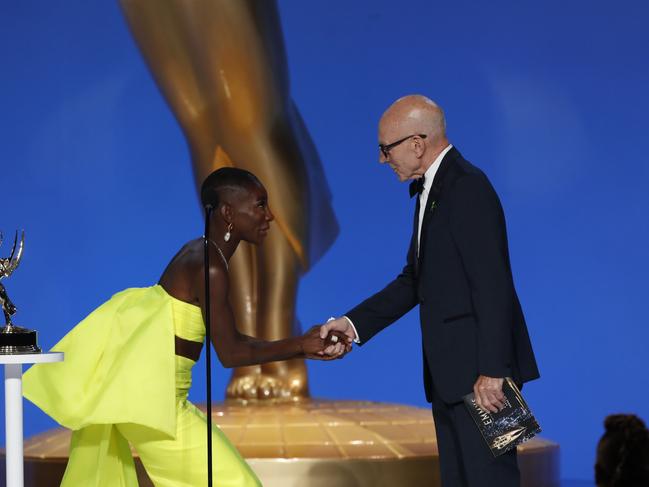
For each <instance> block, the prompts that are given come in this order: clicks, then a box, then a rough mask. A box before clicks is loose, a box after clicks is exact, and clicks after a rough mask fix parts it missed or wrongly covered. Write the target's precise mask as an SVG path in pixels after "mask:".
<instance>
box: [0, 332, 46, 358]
mask: <svg viewBox="0 0 649 487" xmlns="http://www.w3.org/2000/svg"><path fill="white" fill-rule="evenodd" d="M37 343H38V340H37V333H36V331H34V330H28V329H27V328H21V327H19V326H14V325H7V326H5V327H4V328H2V329H1V330H0V355H22V354H27V353H41V349H40V348H39V347H38V344H37Z"/></svg>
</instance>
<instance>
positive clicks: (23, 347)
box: [0, 232, 41, 355]
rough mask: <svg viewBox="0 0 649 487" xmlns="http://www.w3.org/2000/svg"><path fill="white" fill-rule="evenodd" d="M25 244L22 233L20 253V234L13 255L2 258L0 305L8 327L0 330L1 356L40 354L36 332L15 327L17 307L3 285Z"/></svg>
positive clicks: (17, 261)
mask: <svg viewBox="0 0 649 487" xmlns="http://www.w3.org/2000/svg"><path fill="white" fill-rule="evenodd" d="M24 244H25V232H22V237H21V239H20V245H19V246H18V252H17V253H16V245H18V232H16V237H15V238H14V246H13V248H12V249H11V255H10V256H9V257H7V258H0V304H1V305H2V311H3V313H4V315H5V322H6V325H5V326H4V327H3V328H2V329H0V355H14V354H26V353H40V352H41V349H40V348H38V345H37V342H36V332H35V331H34V330H27V329H26V328H21V327H19V326H16V325H14V324H13V323H12V322H11V317H12V316H13V315H14V314H15V313H16V306H15V305H14V304H13V303H12V302H11V300H10V299H9V296H8V295H7V290H6V289H5V287H4V286H3V285H2V282H1V281H2V279H4V278H5V277H9V276H10V275H11V274H13V272H14V271H15V270H16V268H17V267H18V264H20V259H21V257H22V255H23V246H24ZM0 245H2V233H1V232H0Z"/></svg>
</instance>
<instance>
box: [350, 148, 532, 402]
mask: <svg viewBox="0 0 649 487" xmlns="http://www.w3.org/2000/svg"><path fill="white" fill-rule="evenodd" d="M418 212H419V203H417V209H416V211H415V221H414V225H413V227H414V228H413V233H412V238H411V240H410V247H409V250H408V256H407V262H406V266H405V267H404V268H403V271H402V272H401V274H399V276H397V278H396V279H394V280H393V281H392V282H390V283H389V284H388V285H387V286H386V287H385V288H384V289H383V290H381V291H379V292H378V293H376V294H375V295H374V296H372V297H370V298H368V299H366V300H365V301H364V302H362V303H361V304H359V305H358V306H356V307H355V308H353V309H352V310H350V311H348V312H347V313H345V314H346V316H348V317H349V318H350V319H351V320H352V322H353V323H354V326H355V327H356V330H357V332H358V336H359V338H360V341H361V344H364V343H365V342H367V341H368V340H369V339H370V338H372V337H373V336H374V335H375V334H377V333H378V332H379V331H381V330H382V329H383V328H385V327H386V326H388V325H390V324H392V323H393V322H395V321H396V320H398V319H399V318H400V317H401V316H403V315H404V314H405V313H407V312H408V311H409V310H411V309H412V308H413V307H414V306H416V305H417V304H419V316H420V323H421V333H422V345H423V357H424V386H425V390H426V399H427V400H428V401H429V402H431V397H432V394H431V392H432V387H434V388H435V390H436V392H437V394H439V396H440V397H441V398H442V399H443V400H444V401H445V402H447V403H453V402H458V401H460V400H461V399H462V396H463V395H465V394H468V393H470V392H472V390H473V384H474V383H475V381H476V380H477V378H478V376H479V375H486V376H489V377H507V376H509V377H512V378H513V379H514V381H515V382H517V383H519V384H522V383H523V382H526V381H529V380H532V379H535V378H537V377H538V376H539V372H538V369H537V366H536V360H535V358H534V352H533V351H532V345H531V343H530V339H529V335H528V332H527V326H526V324H525V318H524V317H523V312H522V310H521V305H520V303H519V301H518V296H517V295H516V290H515V289H514V283H513V279H512V272H511V267H510V263H509V250H508V246H507V234H506V229H505V217H504V214H503V210H502V207H501V205H500V200H499V199H498V196H497V195H496V192H495V191H494V189H493V187H492V186H491V183H490V182H489V180H488V179H487V177H486V176H485V175H484V173H483V172H482V171H480V169H478V168H476V167H475V166H473V165H472V164H471V163H469V162H468V161H466V160H465V159H464V158H463V157H462V155H461V154H460V153H459V152H458V151H457V150H456V149H455V148H451V150H449V152H448V153H447V154H446V155H445V156H444V158H443V159H442V161H441V163H440V167H439V169H438V170H437V174H436V175H435V179H434V181H433V185H432V188H431V191H430V193H429V195H428V201H427V204H426V213H425V216H424V219H423V222H422V229H421V244H420V247H419V256H417V223H418Z"/></svg>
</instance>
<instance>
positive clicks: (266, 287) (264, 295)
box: [257, 228, 309, 399]
mask: <svg viewBox="0 0 649 487" xmlns="http://www.w3.org/2000/svg"><path fill="white" fill-rule="evenodd" d="M258 254H259V270H260V272H259V276H260V278H259V291H258V292H259V308H258V315H257V316H258V321H259V325H260V326H259V331H260V333H262V334H263V335H262V338H264V339H266V340H280V339H282V338H287V337H290V336H295V335H299V334H300V330H294V325H295V323H296V321H295V299H296V296H297V286H298V280H299V276H300V273H301V267H300V262H299V260H298V258H297V256H296V254H295V251H294V249H293V248H292V247H291V245H290V244H289V242H288V240H287V239H286V237H285V236H284V235H283V234H282V232H280V231H279V229H278V228H273V229H272V230H271V231H270V233H269V235H268V238H267V240H266V242H264V244H263V245H262V246H261V247H260V248H259V250H258ZM261 371H262V374H261V376H260V377H259V382H258V386H257V393H258V395H259V397H264V398H268V397H274V398H281V399H297V398H303V397H308V396H309V387H308V382H307V373H306V365H305V363H304V359H292V360H286V361H281V362H269V363H266V364H263V365H262V366H261Z"/></svg>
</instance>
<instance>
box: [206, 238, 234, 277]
mask: <svg viewBox="0 0 649 487" xmlns="http://www.w3.org/2000/svg"><path fill="white" fill-rule="evenodd" d="M207 240H209V241H210V242H211V243H212V245H214V246H215V247H216V250H218V251H219V255H220V256H221V259H223V263H224V264H225V270H226V271H229V270H230V267H229V266H228V260H227V259H226V258H225V255H223V251H222V250H221V247H219V246H218V244H217V243H216V242H215V241H214V240H212V239H211V238H208V239H207Z"/></svg>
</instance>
